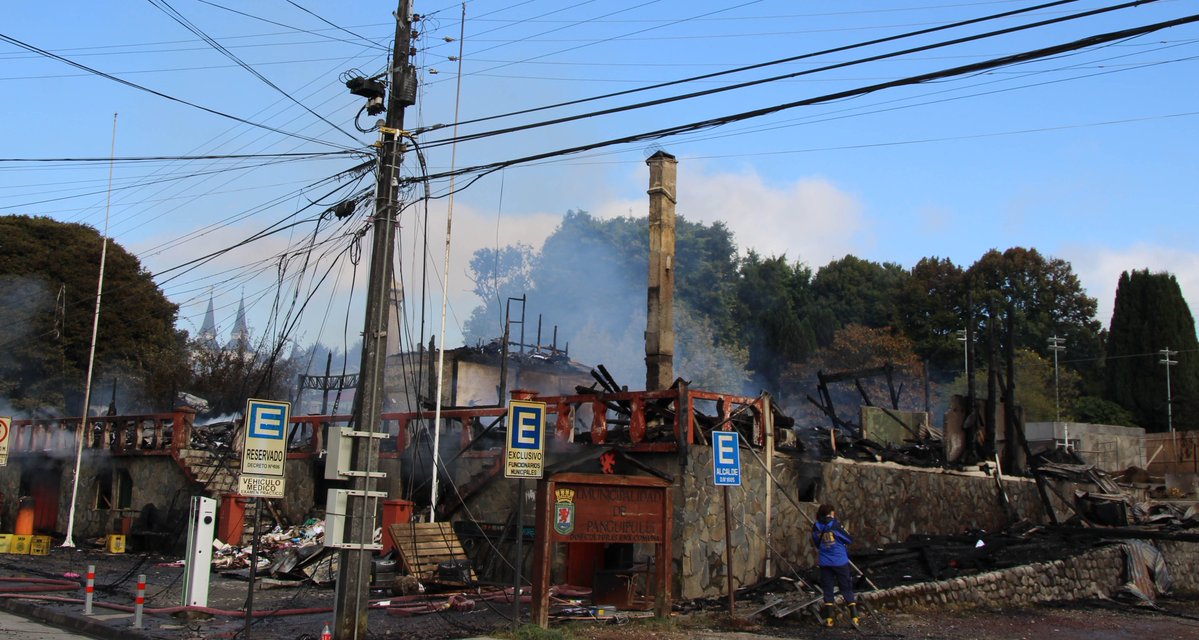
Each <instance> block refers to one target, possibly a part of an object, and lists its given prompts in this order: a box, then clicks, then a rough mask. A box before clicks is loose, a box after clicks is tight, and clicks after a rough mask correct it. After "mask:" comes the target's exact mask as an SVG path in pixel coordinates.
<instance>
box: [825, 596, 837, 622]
mask: <svg viewBox="0 0 1199 640" xmlns="http://www.w3.org/2000/svg"><path fill="white" fill-rule="evenodd" d="M834 610H835V609H834V606H833V604H832V603H829V602H826V603H824V626H825V627H830V628H831V627H832V626H833V611H834Z"/></svg>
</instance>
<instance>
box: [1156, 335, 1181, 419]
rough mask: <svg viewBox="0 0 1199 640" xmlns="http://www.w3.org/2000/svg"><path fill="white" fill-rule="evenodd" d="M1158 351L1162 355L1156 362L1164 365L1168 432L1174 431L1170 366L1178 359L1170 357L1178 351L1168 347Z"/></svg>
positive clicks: (1176, 362)
mask: <svg viewBox="0 0 1199 640" xmlns="http://www.w3.org/2000/svg"><path fill="white" fill-rule="evenodd" d="M1158 353H1160V354H1161V355H1162V359H1161V360H1158V362H1160V363H1161V364H1164V365H1166V424H1168V425H1169V426H1170V433H1174V407H1173V401H1172V400H1171V399H1170V367H1171V366H1172V365H1176V364H1178V361H1177V360H1171V359H1170V358H1171V357H1172V356H1176V355H1178V352H1177V351H1171V350H1170V347H1166V348H1165V349H1161V350H1159V351H1158Z"/></svg>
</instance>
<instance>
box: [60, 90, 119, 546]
mask: <svg viewBox="0 0 1199 640" xmlns="http://www.w3.org/2000/svg"><path fill="white" fill-rule="evenodd" d="M116 155H117V114H115V113H114V114H112V149H111V150H110V151H109V155H108V158H109V160H108V200H107V202H105V204H104V234H103V236H102V240H103V243H102V244H101V245H100V277H99V280H98V281H97V283H96V313H95V314H93V315H92V347H91V350H90V351H89V352H88V355H87V380H86V382H85V383H84V385H83V413H82V416H83V417H82V418H80V425H79V433H78V436H77V437H76V438H75V471H74V473H73V474H72V476H73V477H72V479H71V508H70V511H69V512H68V515H67V536H66V539H64V540H63V541H62V546H64V547H73V546H75V539H74V535H75V501H76V500H77V499H78V497H79V467H80V465H81V464H82V463H83V441H84V440H85V439H86V438H87V437H88V435H90V433H91V428H90V425H89V424H88V420H87V419H88V412H87V408H88V405H89V404H90V403H91V401H92V371H93V368H94V367H95V364H96V334H97V333H99V329H100V297H101V296H102V295H103V293H104V263H105V262H106V261H107V259H108V212H109V210H110V209H111V208H112V169H113V165H114V164H115V163H116Z"/></svg>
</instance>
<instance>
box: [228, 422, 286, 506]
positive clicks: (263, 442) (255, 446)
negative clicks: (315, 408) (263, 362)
mask: <svg viewBox="0 0 1199 640" xmlns="http://www.w3.org/2000/svg"><path fill="white" fill-rule="evenodd" d="M290 415H291V403H289V402H276V401H273V400H255V399H250V400H247V401H246V413H245V416H246V442H245V446H243V447H242V452H241V476H240V477H239V478H238V481H237V484H238V492H239V493H241V494H242V495H243V496H256V497H261V498H282V497H284V493H283V489H284V475H285V472H286V468H287V425H288V418H289V417H290Z"/></svg>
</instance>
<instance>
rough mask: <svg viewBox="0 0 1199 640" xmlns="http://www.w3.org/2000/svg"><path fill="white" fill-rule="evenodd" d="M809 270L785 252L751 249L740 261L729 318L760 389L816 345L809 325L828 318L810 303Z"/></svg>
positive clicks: (773, 384) (769, 385) (775, 381)
mask: <svg viewBox="0 0 1199 640" xmlns="http://www.w3.org/2000/svg"><path fill="white" fill-rule="evenodd" d="M811 278H812V272H811V270H810V269H808V268H807V267H805V266H804V265H802V264H799V263H794V264H789V263H788V262H787V259H786V257H784V256H775V257H772V258H762V257H761V256H759V255H758V254H757V253H755V252H753V251H751V252H750V253H749V255H748V256H746V258H745V260H744V261H743V262H742V264H741V274H740V277H739V278H738V281H737V290H736V306H735V315H734V321H735V322H736V325H737V327H738V328H739V332H740V334H741V340H742V342H741V343H742V344H743V345H744V346H745V348H746V349H747V350H748V352H749V368H750V369H752V370H753V371H754V372H756V373H757V375H758V376H759V377H760V379H761V380H760V381H761V383H762V384H763V386H765V387H766V388H769V389H778V388H779V385H780V381H781V377H782V375H783V373H784V372H786V371H787V370H788V369H789V368H790V367H791V366H792V365H794V364H795V363H798V362H801V361H803V360H806V359H807V358H808V357H809V356H811V355H812V354H813V353H814V352H815V351H816V348H817V341H816V330H815V329H814V328H813V327H814V325H815V324H817V323H821V322H831V321H832V318H831V317H830V315H829V314H828V313H827V312H824V311H823V310H819V309H817V308H816V306H815V304H814V303H813V298H812V289H811Z"/></svg>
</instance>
